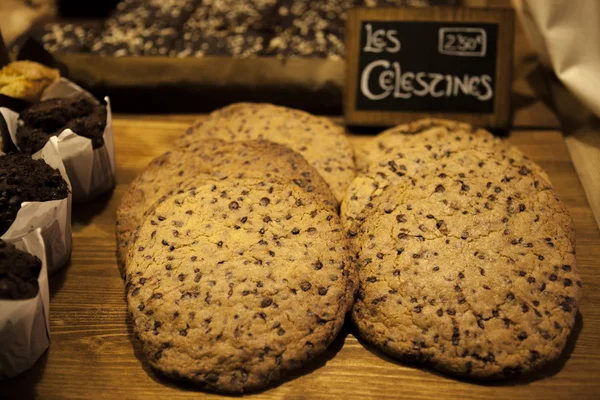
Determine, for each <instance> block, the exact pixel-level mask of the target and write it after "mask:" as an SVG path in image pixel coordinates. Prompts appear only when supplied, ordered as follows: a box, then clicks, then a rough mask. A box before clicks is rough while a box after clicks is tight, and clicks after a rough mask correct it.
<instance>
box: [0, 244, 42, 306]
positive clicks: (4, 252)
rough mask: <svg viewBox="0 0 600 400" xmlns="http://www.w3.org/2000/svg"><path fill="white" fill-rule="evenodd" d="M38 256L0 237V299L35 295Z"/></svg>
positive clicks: (39, 263)
mask: <svg viewBox="0 0 600 400" xmlns="http://www.w3.org/2000/svg"><path fill="white" fill-rule="evenodd" d="M41 270H42V262H41V261H40V259H39V258H37V257H36V256H34V255H31V254H29V253H27V252H25V251H21V250H18V249H17V248H16V247H15V246H13V245H12V244H10V243H6V242H4V241H3V240H1V239H0V299H2V300H23V299H30V298H33V297H35V296H36V295H37V293H38V290H39V286H38V276H39V275H40V271H41Z"/></svg>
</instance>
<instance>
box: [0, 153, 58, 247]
mask: <svg viewBox="0 0 600 400" xmlns="http://www.w3.org/2000/svg"><path fill="white" fill-rule="evenodd" d="M68 194H69V186H68V185H67V183H66V182H65V180H64V179H63V177H62V176H61V174H60V172H59V171H58V170H55V169H53V168H52V167H51V166H49V165H48V164H46V163H45V162H44V161H43V160H33V159H32V158H31V157H30V156H28V155H25V154H7V155H5V156H2V157H0V235H2V234H4V233H5V232H6V231H7V230H8V228H10V226H11V225H12V223H13V222H14V221H15V218H16V217H17V213H18V212H19V209H20V208H21V203H22V202H24V201H50V200H60V199H64V198H65V197H67V196H68Z"/></svg>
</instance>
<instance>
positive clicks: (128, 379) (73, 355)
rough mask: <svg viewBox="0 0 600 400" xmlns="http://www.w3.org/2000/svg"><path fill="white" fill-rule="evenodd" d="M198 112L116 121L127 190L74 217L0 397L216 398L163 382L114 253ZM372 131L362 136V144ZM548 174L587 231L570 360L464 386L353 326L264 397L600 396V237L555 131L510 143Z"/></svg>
mask: <svg viewBox="0 0 600 400" xmlns="http://www.w3.org/2000/svg"><path fill="white" fill-rule="evenodd" d="M193 119H194V116H181V117H177V116H176V117H160V116H145V117H136V116H127V117H125V116H116V117H115V119H114V132H115V141H116V146H117V182H118V184H117V187H116V189H115V191H114V192H113V193H112V194H110V195H107V196H104V197H103V198H100V199H98V200H97V201H95V202H93V203H90V204H88V205H85V206H81V205H76V206H75V207H74V214H73V254H72V258H71V262H70V264H69V265H68V266H67V267H65V268H64V269H63V270H62V271H60V272H59V273H57V275H56V276H54V277H52V279H51V280H50V286H51V287H50V289H51V305H50V322H51V335H52V344H51V346H50V349H49V351H48V352H47V353H46V354H44V356H42V358H41V359H40V360H39V361H38V362H37V364H36V365H35V366H34V367H33V368H32V369H31V370H29V371H27V372H25V373H24V374H22V375H20V376H19V377H17V378H15V379H12V380H10V381H8V382H5V383H3V384H0V398H2V399H4V398H16V399H26V398H43V399H52V398H69V399H74V398H85V399H133V398H143V399H151V398H152V399H154V398H157V399H171V398H204V397H216V395H212V394H205V393H203V392H199V391H196V390H194V389H193V388H186V387H180V386H177V385H175V384H173V383H172V382H168V381H164V380H162V379H160V378H158V377H157V376H156V375H155V374H154V372H152V371H151V370H150V368H149V367H148V365H147V364H146V362H145V361H144V356H143V354H142V351H141V345H140V344H139V342H138V341H137V340H136V339H135V338H134V336H133V333H132V325H131V321H130V320H129V317H128V315H127V311H126V304H125V299H124V284H123V281H122V280H121V278H120V276H119V272H118V270H117V266H116V260H115V236H114V226H115V210H116V207H117V206H118V203H119V200H120V198H121V196H122V194H123V192H124V191H125V189H126V187H127V184H128V183H129V182H131V181H132V180H133V179H134V177H135V176H136V175H137V174H138V173H139V171H140V170H141V169H142V168H143V167H144V166H145V165H146V164H147V163H148V162H149V161H150V160H151V159H152V158H153V157H155V156H156V155H158V154H160V153H162V152H164V151H166V150H168V149H169V147H170V146H171V143H172V141H173V139H174V138H176V137H177V136H178V135H179V134H180V133H182V132H183V130H184V129H185V128H186V126H187V125H188V124H189V123H190V122H191V121H192V120H193ZM368 139H369V137H367V136H353V137H352V141H353V143H354V144H355V145H356V146H360V145H361V144H362V143H364V141H365V140H368ZM508 140H509V141H510V142H511V143H513V144H515V145H517V146H518V147H519V148H520V149H521V150H522V151H523V152H524V153H525V154H527V155H529V156H530V157H531V158H533V159H534V160H535V161H537V162H539V163H540V164H541V166H542V167H543V168H544V169H545V170H546V171H547V172H548V175H549V176H550V178H551V179H552V181H553V183H554V185H555V187H556V189H557V192H558V194H559V196H560V198H561V199H562V200H563V201H564V202H565V204H566V205H567V207H568V209H569V211H570V212H571V215H572V217H573V220H574V222H575V228H576V233H577V261H578V266H579V269H580V271H581V275H582V278H583V279H582V280H583V283H584V296H583V300H582V301H581V308H580V315H579V316H578V318H577V324H576V329H575V332H574V333H573V335H572V336H571V338H570V340H569V343H568V345H567V348H566V350H565V352H564V353H563V355H562V357H561V359H560V360H559V361H558V362H556V363H554V364H553V365H550V366H549V367H548V368H546V369H544V370H543V371H540V372H539V373H537V374H536V375H533V376H530V377H528V378H523V379H519V380H517V381H509V382H505V383H499V384H476V383H472V382H464V381H458V380H455V379H451V378H448V377H445V376H443V375H440V374H438V373H436V372H434V371H432V370H428V369H423V368H420V367H414V366H409V365H404V364H401V363H398V362H396V361H393V360H391V359H389V358H387V357H385V356H383V355H381V354H380V353H378V352H377V351H376V350H374V349H371V348H369V347H367V346H365V345H364V343H361V342H360V341H358V340H357V339H356V337H355V335H354V334H353V328H352V327H351V326H349V324H347V326H346V327H345V328H344V329H343V331H342V332H341V334H340V335H339V336H338V338H337V339H336V340H335V341H334V343H333V344H332V345H331V347H330V348H329V350H328V351H327V352H326V353H325V354H323V355H322V356H321V357H319V358H318V359H317V360H316V361H315V362H313V363H312V364H311V365H310V366H309V367H307V368H305V369H304V370H302V371H300V372H298V373H297V374H295V375H293V376H291V377H290V378H289V379H287V380H286V381H284V382H283V383H281V384H280V385H279V386H277V387H275V388H272V389H269V390H267V391H264V392H262V393H258V394H255V395H253V396H252V397H254V398H256V399H336V400H337V399H350V398H361V399H384V398H415V399H441V398H461V399H480V398H486V399H489V398H498V399H500V398H502V399H506V398H510V399H527V400H531V399H534V398H540V399H545V398H547V399H550V398H551V399H584V398H589V399H592V398H598V396H600V379H599V377H600V354H599V352H598V350H599V349H600V268H599V267H600V257H599V256H598V255H599V254H600V234H599V232H598V227H597V225H596V223H595V221H594V217H593V215H592V211H591V210H590V208H589V206H588V203H587V200H586V197H585V195H584V192H583V190H582V188H581V184H580V182H579V179H578V178H577V174H576V173H575V170H574V168H573V165H572V163H571V160H570V158H569V153H568V151H567V148H566V146H565V143H564V140H563V138H562V135H561V134H560V132H558V131H556V130H535V131H533V130H529V131H513V132H512V134H511V136H510V138H509V139H508Z"/></svg>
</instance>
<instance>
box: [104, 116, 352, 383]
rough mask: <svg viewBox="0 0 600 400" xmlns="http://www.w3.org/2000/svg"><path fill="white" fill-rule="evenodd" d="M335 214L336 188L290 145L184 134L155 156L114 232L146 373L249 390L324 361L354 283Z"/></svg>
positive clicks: (349, 302) (122, 207) (130, 191)
mask: <svg viewBox="0 0 600 400" xmlns="http://www.w3.org/2000/svg"><path fill="white" fill-rule="evenodd" d="M219 118H221V120H222V121H223V122H224V121H225V120H226V118H225V117H224V116H223V117H219ZM232 118H234V117H232ZM236 123H237V122H236ZM232 124H233V122H232ZM296 124H298V123H297V122H296ZM245 129H246V128H244V130H245ZM198 139H200V140H198ZM313 150H314V149H313ZM337 209H338V200H337V199H336V197H335V196H334V194H333V193H332V191H331V190H330V187H329V185H328V183H327V182H326V181H325V180H324V179H323V178H322V177H321V176H320V175H319V173H318V172H317V171H316V170H315V168H313V167H312V166H311V165H310V164H309V163H308V162H307V161H306V160H305V159H304V158H303V157H302V155H300V154H298V153H296V152H295V151H293V150H291V149H289V148H287V147H286V146H284V145H282V144H277V143H273V142H269V141H267V140H239V141H237V140H236V141H231V142H228V141H224V140H221V139H218V138H216V139H215V138H211V137H210V136H207V137H201V136H199V137H198V138H191V137H190V136H188V137H186V139H185V140H182V141H180V142H179V143H178V144H177V146H176V147H175V148H174V149H173V150H172V151H170V152H168V153H165V154H163V155H161V156H159V157H158V158H156V159H155V160H154V161H153V162H152V163H151V164H150V165H149V166H148V167H147V168H146V169H145V170H144V171H143V172H142V173H141V174H140V176H138V178H137V179H136V180H135V181H134V182H133V183H132V184H131V186H130V187H129V189H128V191H127V192H126V193H125V195H124V196H123V198H122V201H121V205H120V207H119V209H118V211H117V227H116V230H117V253H118V259H119V263H120V264H121V267H122V272H123V275H124V277H125V280H126V287H127V301H128V306H129V310H130V312H131V314H132V318H133V323H134V330H135V332H136V335H137V336H138V337H139V338H140V340H141V341H142V344H143V347H144V351H145V353H146V355H147V358H148V361H149V363H150V365H151V366H153V367H154V368H155V369H157V370H159V371H161V372H162V373H163V374H166V375H168V376H171V377H174V378H177V379H183V380H187V381H191V382H193V383H195V384H197V385H199V386H200V387H202V388H205V389H207V390H213V391H219V392H227V393H242V392H248V391H253V390H257V389H261V388H264V387H266V386H268V385H269V384H271V383H273V382H275V381H277V380H279V379H280V377H281V376H282V374H284V373H285V372H286V371H289V370H293V369H295V368H298V367H299V366H301V365H303V364H304V363H306V362H307V361H309V360H310V359H312V358H313V357H316V356H318V355H319V354H320V353H322V352H323V351H324V350H325V349H326V348H327V346H328V345H329V344H330V343H331V341H332V340H333V339H334V338H335V336H336V335H337V333H338V332H339V330H340V329H341V326H342V325H343V322H344V317H345V314H346V312H347V311H349V310H350V308H351V306H352V303H353V300H354V294H355V291H356V287H357V276H356V274H357V271H356V254H355V252H354V251H353V250H352V249H351V247H350V243H349V239H348V238H347V237H346V234H345V232H344V229H343V226H342V224H341V221H340V219H339V216H338V214H337Z"/></svg>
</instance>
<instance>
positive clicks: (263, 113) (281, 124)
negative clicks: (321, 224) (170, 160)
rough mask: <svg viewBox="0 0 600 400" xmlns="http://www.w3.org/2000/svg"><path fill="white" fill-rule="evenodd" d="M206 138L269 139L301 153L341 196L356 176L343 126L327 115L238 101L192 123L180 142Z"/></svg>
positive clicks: (334, 191)
mask: <svg viewBox="0 0 600 400" xmlns="http://www.w3.org/2000/svg"><path fill="white" fill-rule="evenodd" d="M206 138H217V139H223V140H227V141H238V140H250V139H266V140H270V141H273V142H276V143H281V144H284V145H286V146H288V147H289V148H291V149H292V150H294V151H297V152H298V153H300V154H301V155H302V156H303V157H304V158H306V160H307V161H308V162H309V163H310V164H311V165H312V166H313V167H314V168H315V169H316V170H317V171H318V172H319V174H321V176H322V177H323V179H325V181H326V182H327V184H328V185H329V187H330V189H331V191H332V192H333V194H334V195H335V197H336V198H337V199H338V201H341V199H342V198H343V196H344V193H345V191H346V188H347V187H348V185H349V184H350V182H351V181H352V179H353V178H354V176H355V166H354V153H353V150H352V146H351V145H350V142H349V140H348V137H347V136H346V134H345V132H344V129H343V128H342V127H340V126H338V125H336V124H334V123H333V122H331V121H330V120H329V119H328V118H323V117H317V116H314V115H311V114H308V113H306V112H304V111H300V110H295V109H291V108H285V107H279V106H275V105H272V104H264V103H237V104H233V105H231V106H228V107H225V108H222V109H220V110H217V111H215V112H213V113H212V114H210V115H209V116H208V117H207V118H206V119H203V120H201V121H199V122H197V123H195V124H194V125H192V126H191V127H190V128H189V129H188V131H187V133H186V135H185V136H184V137H182V138H181V139H180V144H187V143H194V142H197V141H201V140H205V139H206Z"/></svg>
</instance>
